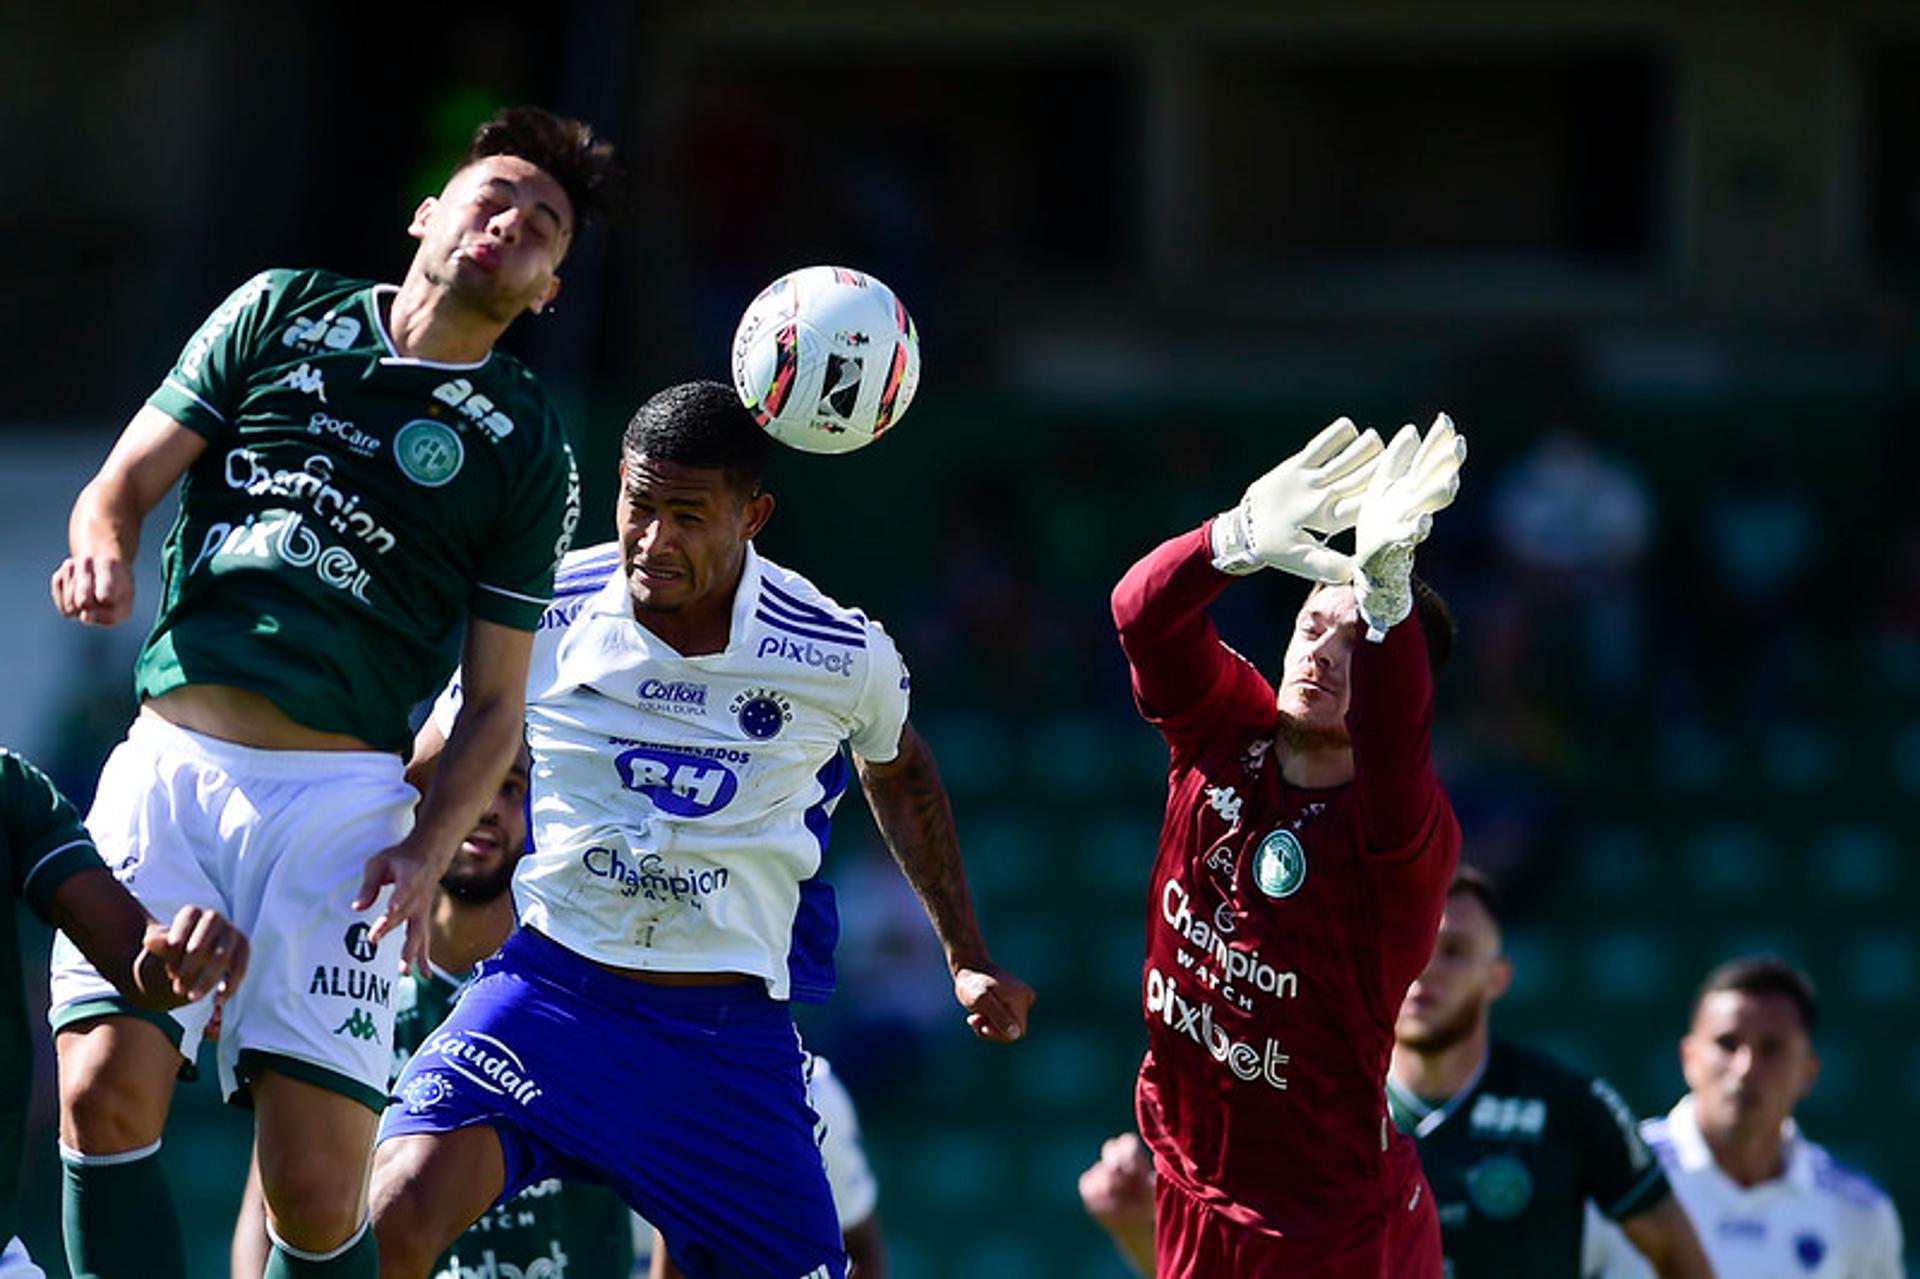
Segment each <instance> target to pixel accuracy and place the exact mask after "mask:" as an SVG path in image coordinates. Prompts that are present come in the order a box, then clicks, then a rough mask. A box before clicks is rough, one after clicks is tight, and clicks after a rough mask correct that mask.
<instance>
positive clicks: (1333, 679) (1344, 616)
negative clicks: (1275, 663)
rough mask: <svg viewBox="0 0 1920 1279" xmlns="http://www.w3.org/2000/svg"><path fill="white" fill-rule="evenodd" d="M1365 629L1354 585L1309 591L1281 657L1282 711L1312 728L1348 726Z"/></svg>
mask: <svg viewBox="0 0 1920 1279" xmlns="http://www.w3.org/2000/svg"><path fill="white" fill-rule="evenodd" d="M1359 634H1360V624H1359V617H1358V614H1357V612H1356V610H1355V607H1354V602H1353V588H1352V587H1350V586H1322V587H1319V588H1317V589H1315V590H1314V592H1313V594H1311V595H1309V596H1307V602H1306V603H1305V604H1304V605H1302V606H1301V608H1300V613H1299V615H1298V616H1297V617H1295V618H1294V623H1293V635H1292V636H1291V638H1289V639H1288V641H1287V651H1286V655H1285V656H1284V657H1283V658H1281V664H1280V695H1279V704H1280V711H1281V713H1282V714H1284V715H1287V716H1290V717H1292V718H1293V719H1294V720H1295V721H1296V722H1297V723H1299V724H1301V725H1302V726H1304V727H1306V728H1308V729H1314V730H1323V731H1328V730H1338V729H1344V728H1345V726H1346V722H1347V705H1348V703H1349V702H1350V701H1351V700H1352V694H1351V686H1350V680H1351V678H1352V675H1353V645H1354V642H1355V640H1356V639H1358V637H1359Z"/></svg>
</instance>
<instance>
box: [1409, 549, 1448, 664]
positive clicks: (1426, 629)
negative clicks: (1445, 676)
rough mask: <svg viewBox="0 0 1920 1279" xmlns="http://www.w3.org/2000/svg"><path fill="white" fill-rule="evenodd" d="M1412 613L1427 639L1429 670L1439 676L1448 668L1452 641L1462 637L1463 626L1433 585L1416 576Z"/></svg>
mask: <svg viewBox="0 0 1920 1279" xmlns="http://www.w3.org/2000/svg"><path fill="white" fill-rule="evenodd" d="M1412 586H1413V615H1414V616H1415V617H1416V618H1418V619H1419V620H1420V633H1421V634H1423V635H1425V636H1426V638H1427V670H1428V671H1429V672H1431V673H1432V674H1433V675H1435V676H1438V675H1439V674H1440V672H1441V671H1443V670H1445V669H1446V667H1447V659H1449V658H1451V657H1452V656H1453V643H1454V641H1455V640H1456V639H1458V638H1459V636H1460V627H1459V625H1458V624H1457V623H1455V622H1454V620H1453V610H1452V609H1451V608H1449V607H1447V601H1446V599H1445V598H1444V597H1443V596H1442V595H1441V594H1440V592H1439V591H1436V590H1435V589H1433V584H1432V583H1431V582H1429V581H1427V579H1426V578H1424V577H1421V576H1420V575H1419V574H1418V573H1415V574H1414V575H1413V579H1412Z"/></svg>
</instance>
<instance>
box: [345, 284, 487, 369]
mask: <svg viewBox="0 0 1920 1279" xmlns="http://www.w3.org/2000/svg"><path fill="white" fill-rule="evenodd" d="M399 292H400V286H399V285H397V284H376V285H374V286H373V287H372V288H370V289H368V290H367V302H366V305H367V318H368V319H369V320H371V321H372V322H373V331H374V332H375V333H378V334H379V335H380V345H381V346H383V347H385V348H386V352H387V353H386V354H385V355H383V356H381V357H380V363H382V364H392V365H397V366H399V367H401V368H414V369H484V368H485V367H487V365H488V364H489V363H490V362H491V361H492V360H493V349H492V348H491V347H489V348H488V349H487V353H486V354H485V355H484V356H482V357H480V358H479V359H478V360H476V361H474V362H473V363H471V364H447V363H444V362H443V361H440V360H419V359H415V358H414V357H413V356H410V355H402V354H400V352H399V351H397V350H396V349H394V345H393V335H392V334H391V333H389V332H387V314H386V311H385V309H384V308H382V307H381V305H380V298H381V295H382V294H386V293H391V294H394V295H396V296H397V295H398V294H399Z"/></svg>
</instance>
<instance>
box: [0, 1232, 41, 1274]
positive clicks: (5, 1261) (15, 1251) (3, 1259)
mask: <svg viewBox="0 0 1920 1279" xmlns="http://www.w3.org/2000/svg"><path fill="white" fill-rule="evenodd" d="M0 1279H47V1272H46V1271H44V1270H42V1269H41V1268H40V1267H38V1266H36V1265H34V1264H33V1258H32V1257H29V1256H28V1255H27V1245H25V1244H23V1243H21V1242H20V1240H19V1238H18V1236H16V1237H15V1238H13V1239H12V1240H10V1241H9V1242H8V1244H7V1246H6V1248H5V1249H4V1250H0Z"/></svg>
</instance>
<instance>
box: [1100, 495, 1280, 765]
mask: <svg viewBox="0 0 1920 1279" xmlns="http://www.w3.org/2000/svg"><path fill="white" fill-rule="evenodd" d="M1232 580H1233V579H1231V578H1230V577H1228V576H1227V575H1226V574H1224V573H1222V572H1220V571H1219V570H1218V569H1216V568H1214V567H1213V552H1212V549H1211V545H1210V543H1209V542H1208V535H1207V525H1205V524H1203V525H1201V526H1200V527H1199V528H1197V529H1194V530H1192V531H1191V532H1187V533H1183V534H1181V535H1180V536H1178V537H1174V538H1170V539H1168V540H1167V541H1165V542H1162V543H1161V544H1160V545H1159V546H1157V547H1155V548H1154V549H1153V550H1152V551H1150V552H1148V553H1147V554H1146V555H1145V556H1144V557H1143V558H1141V559H1140V560H1139V561H1138V562H1137V563H1135V564H1134V566H1133V567H1132V568H1130V569H1128V570H1127V573H1126V576H1124V577H1122V578H1121V579H1120V582H1119V584H1118V585H1117V586H1115V587H1114V588H1113V596H1112V600H1111V603H1112V608H1113V624H1114V628H1115V629H1116V630H1117V631H1118V633H1119V637H1120V648H1121V650H1122V651H1123V652H1124V653H1125V654H1126V656H1127V667H1128V670H1129V671H1130V672H1131V676H1132V681H1133V700H1134V704H1135V705H1136V706H1137V707H1138V708H1139V710H1140V714H1141V716H1142V717H1143V718H1144V719H1145V720H1146V721H1147V722H1148V723H1149V724H1152V725H1153V726H1154V727H1155V728H1157V729H1159V730H1160V732H1161V735H1162V736H1164V737H1165V738H1166V739H1167V742H1168V745H1170V746H1172V747H1173V748H1174V749H1175V750H1176V751H1177V750H1179V749H1181V748H1182V747H1183V746H1186V745H1191V744H1193V743H1197V742H1198V741H1200V740H1202V739H1204V738H1205V737H1206V736H1207V734H1208V732H1209V731H1210V730H1211V729H1212V728H1213V726H1214V725H1215V724H1217V723H1218V722H1219V721H1220V719H1221V718H1222V717H1223V716H1225V715H1226V714H1228V713H1229V712H1231V711H1233V710H1234V709H1236V708H1238V707H1241V706H1243V705H1244V706H1249V707H1251V706H1253V705H1256V704H1258V705H1261V706H1262V709H1263V710H1264V709H1270V708H1271V707H1272V705H1273V700H1274V692H1273V687H1272V685H1270V684H1268V683H1267V681H1266V680H1265V679H1264V678H1263V677H1262V676H1261V675H1260V673H1259V672H1258V671H1257V670H1255V669H1254V668H1253V664H1252V663H1251V662H1249V661H1247V660H1246V659H1245V658H1244V657H1242V656H1240V654H1238V653H1236V652H1234V651H1233V650H1232V649H1231V648H1229V647H1227V645H1226V644H1225V643H1224V642H1222V640H1221V639H1220V632H1219V630H1218V629H1217V628H1216V627H1215V626H1214V624H1213V619H1212V618H1211V617H1209V616H1208V615H1207V607H1208V606H1209V605H1210V604H1212V603H1213V601H1214V600H1215V599H1217V598H1219V595H1220V592H1221V591H1223V590H1225V589H1226V587H1227V584H1228V583H1229V582H1230V581H1232Z"/></svg>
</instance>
